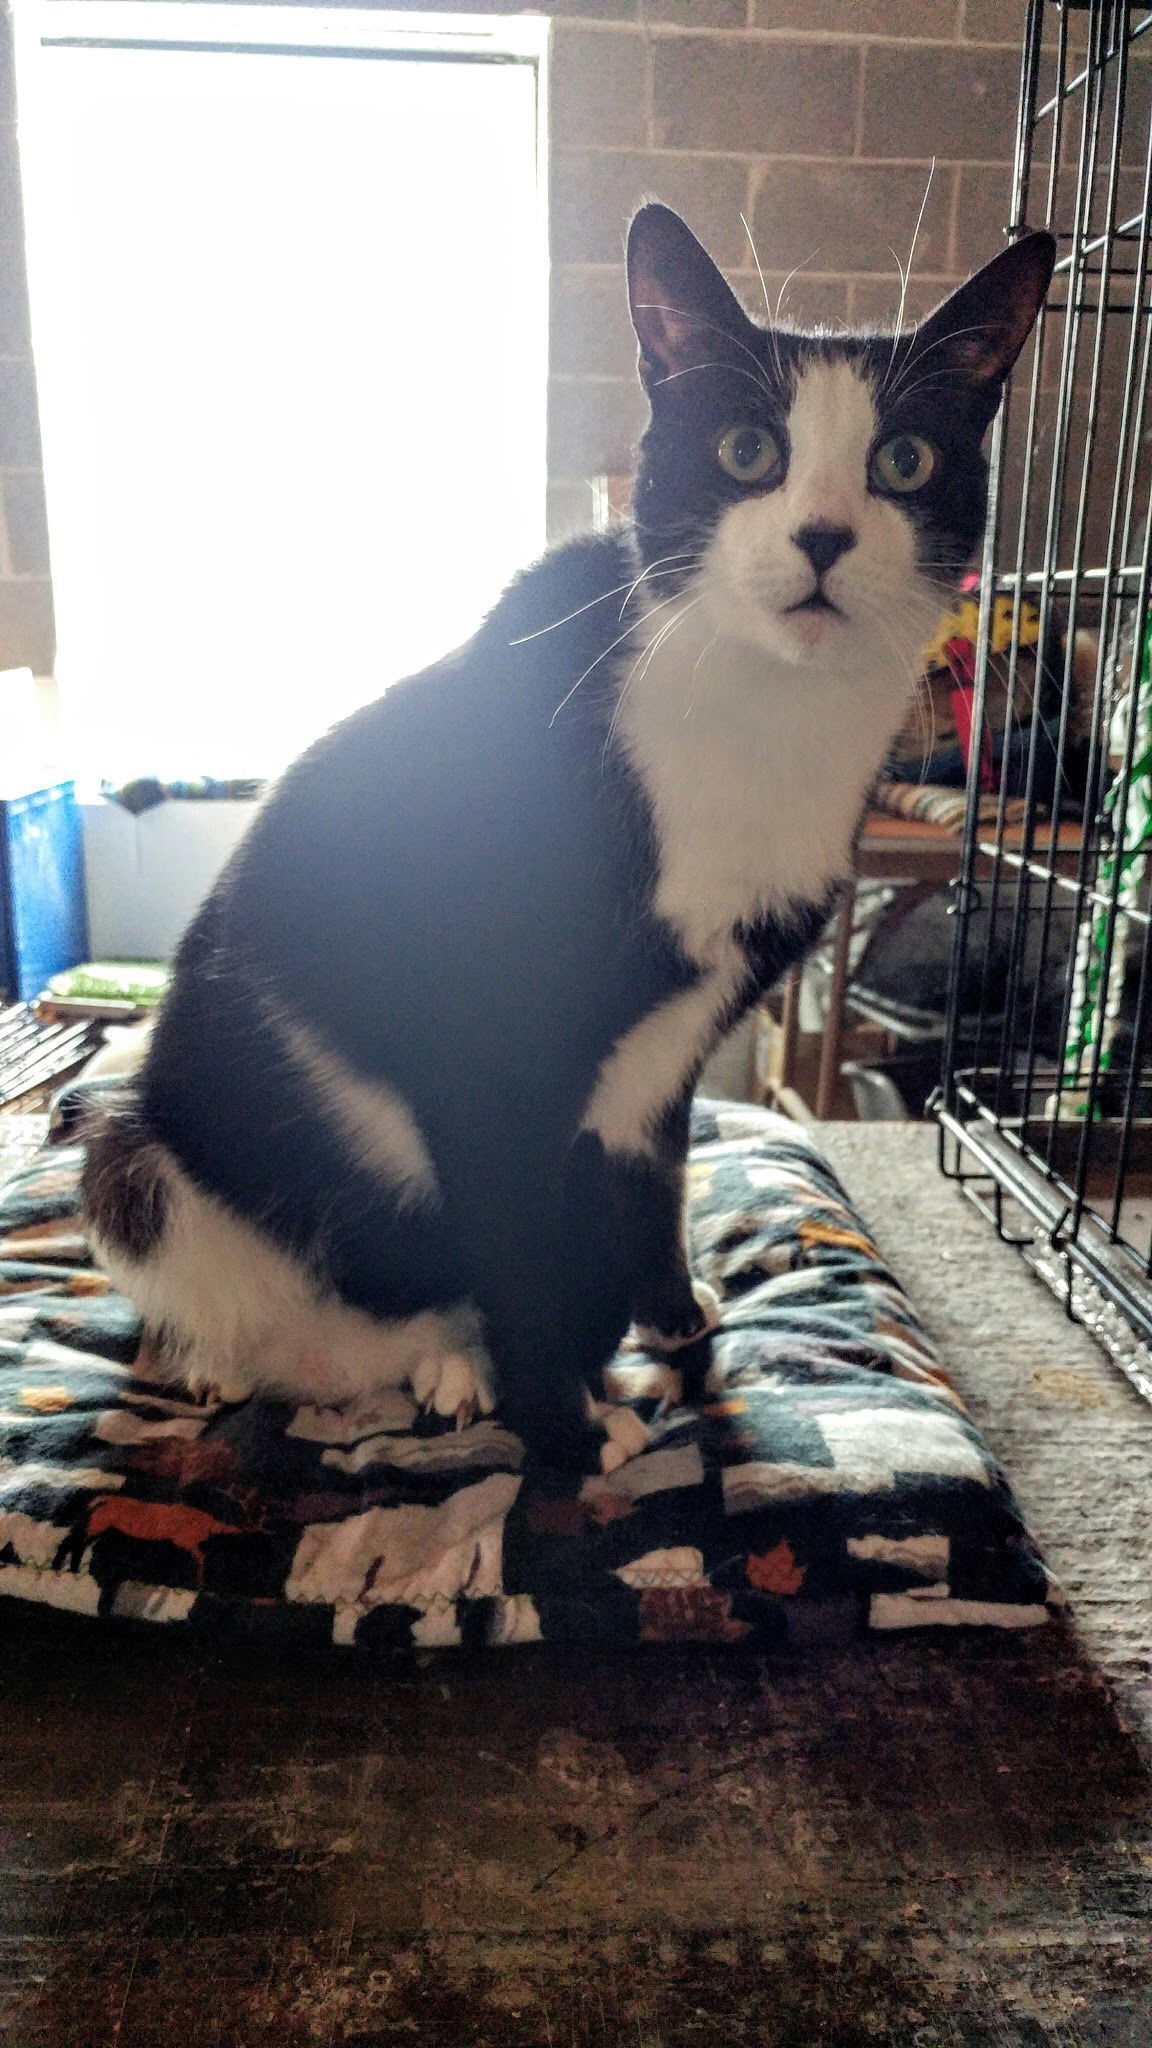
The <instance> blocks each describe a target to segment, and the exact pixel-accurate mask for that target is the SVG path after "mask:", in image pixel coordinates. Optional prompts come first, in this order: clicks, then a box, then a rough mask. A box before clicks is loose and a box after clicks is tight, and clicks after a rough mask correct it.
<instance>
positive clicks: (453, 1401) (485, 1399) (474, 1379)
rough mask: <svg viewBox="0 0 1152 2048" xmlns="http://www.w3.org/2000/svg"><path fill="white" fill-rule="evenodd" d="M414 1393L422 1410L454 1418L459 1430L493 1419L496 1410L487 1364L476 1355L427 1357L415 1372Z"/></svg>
mask: <svg viewBox="0 0 1152 2048" xmlns="http://www.w3.org/2000/svg"><path fill="white" fill-rule="evenodd" d="M412 1392H413V1393H414V1394H415V1396H416V1400H417V1403H418V1405H419V1406H420V1407H421V1408H423V1409H425V1410H428V1409H430V1410H431V1411H432V1413H433V1414H434V1415H445V1416H452V1417H454V1418H455V1422H456V1427H457V1429H467V1428H468V1427H469V1425H470V1424H471V1423H473V1422H475V1421H476V1420H477V1418H478V1417H479V1416H481V1415H491V1413H492V1410H493V1408H494V1407H495V1406H496V1403H495V1401H494V1400H493V1398H492V1390H491V1388H490V1387H489V1385H488V1379H487V1375H486V1373H485V1370H484V1360H483V1359H482V1357H481V1355H480V1354H479V1352H475V1351H434V1352H427V1353H425V1355H424V1357H423V1358H421V1359H418V1360H417V1363H416V1364H415V1365H414V1367H413V1368H412Z"/></svg>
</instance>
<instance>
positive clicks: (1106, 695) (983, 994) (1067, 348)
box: [933, 0, 1152, 1393]
mask: <svg viewBox="0 0 1152 2048" xmlns="http://www.w3.org/2000/svg"><path fill="white" fill-rule="evenodd" d="M1049 18H1050V16H1046V15H1045V8H1044V4H1043V0H1031V4H1030V5H1029V8H1028V13H1027V21H1026V27H1025V36H1024V45H1023V50H1022V58H1021V79H1020V98H1019V104H1018V110H1017V129H1016V146H1015V159H1014V173H1013V212H1012V226H1013V228H1014V229H1018V228H1019V227H1020V226H1021V225H1022V224H1023V222H1024V221H1025V219H1026V218H1028V216H1029V213H1030V212H1031V213H1032V214H1033V215H1035V213H1036V211H1037V209H1036V208H1035V206H1033V205H1032V204H1031V202H1030V200H1029V190H1030V187H1032V186H1036V187H1037V188H1039V185H1040V181H1041V179H1043V182H1044V184H1045V185H1046V188H1047V220H1048V224H1049V225H1050V227H1051V228H1052V229H1053V231H1054V232H1055V233H1056V234H1057V235H1058V237H1059V238H1060V241H1061V245H1062V246H1061V252H1060V258H1059V262H1058V264H1057V273H1056V274H1057V280H1058V283H1057V287H1056V289H1054V291H1053V293H1052V294H1051V295H1050V298H1049V305H1048V308H1047V312H1046V316H1045V317H1046V322H1047V326H1048V330H1049V334H1050V335H1051V333H1052V326H1051V323H1052V322H1053V321H1055V320H1061V319H1062V320H1063V322H1064V328H1063V333H1062V335H1061V337H1060V349H1059V363H1058V366H1057V369H1056V374H1055V378H1054V380H1053V382H1052V384H1051V385H1049V384H1048V382H1047V381H1046V379H1045V375H1044V368H1045V366H1044V365H1043V363H1042V362H1041V361H1040V356H1039V351H1038V355H1037V363H1036V366H1035V371H1034V377H1033V385H1032V391H1031V397H1030V403H1029V407H1028V423H1027V424H1028V431H1027V435H1026V441H1025V447H1024V450H1023V480H1022V488H1021V496H1020V507H1019V516H1018V520H1017V522H1016V531H1015V534H1014V536H1013V540H1014V545H1013V548H1012V559H1011V562H1010V565H1006V564H1005V563H1004V562H1003V560H1002V556H1001V535H1000V528H1001V525H1002V523H1003V518H1002V515H1003V508H1004V504H1005V491H1006V473H1005V466H1006V460H1007V454H1008V449H1009V445H1010V444H1009V441H1008V435H1007V432H1006V430H1005V428H1004V426H1003V423H1002V424H1001V428H1000V430H999V432H998V435H997V438H996V440H995V441H994V446H993V475H992V487H991V504H992V510H993V513H994V522H993V524H992V526H991V529H990V536H991V537H990V539H989V542H988V545H987V546H986V548H985V554H984V563H983V569H984V574H983V581H982V587H983V595H984V600H985V608H986V609H987V607H988V605H989V603H990V600H991V598H992V597H993V595H994V594H995V593H1000V592H1003V593H1006V594H1010V595H1013V594H1014V595H1015V596H1016V598H1017V599H1019V600H1022V599H1023V598H1024V597H1025V595H1028V596H1030V597H1032V598H1034V599H1035V600H1036V603H1037V608H1038V611H1039V615H1040V648H1041V650H1045V649H1046V647H1047V643H1048V641H1049V638H1050V634H1049V625H1050V623H1051V621H1053V620H1054V619H1055V616H1056V610H1055V607H1056V606H1057V604H1059V608H1060V610H1061V612H1064V611H1066V612H1067V626H1066V634H1065V640H1064V652H1063V660H1062V662H1061V663H1060V664H1059V665H1058V668H1057V670H1056V671H1055V673H1054V675H1053V681H1054V683H1055V684H1056V685H1057V686H1058V687H1057V688H1055V689H1053V690H1052V692H1051V697H1052V702H1051V706H1050V707H1049V706H1048V705H1047V704H1045V703H1044V702H1043V701H1042V689H1041V680H1042V679H1041V675H1040V673H1039V656H1038V672H1037V675H1036V679H1035V682H1034V685H1033V691H1032V703H1031V717H1030V719H1027V720H1026V721H1025V720H1023V719H1021V717H1020V712H1021V707H1022V706H1024V705H1026V703H1027V698H1026V695H1025V687H1026V686H1025V681H1024V672H1023V666H1022V658H1021V653H1020V647H1021V628H1020V606H1019V604H1017V606H1016V624H1015V627H1014V629H1013V631H1012V633H1011V636H1010V642H1011V644H1010V647H1009V650H1008V665H1007V672H1006V683H1007V692H1008V700H1007V701H1008V715H1007V731H1008V732H1009V733H1012V732H1013V730H1014V729H1015V728H1016V727H1017V726H1019V727H1020V734H1019V736H1018V737H1017V739H1016V747H1017V750H1018V752H1019V756H1020V764H1021V765H1020V767H1019V768H1018V769H1014V770H1012V771H1011V774H1012V780H1011V781H1010V780H1009V775H1010V771H1009V769H1008V767H1007V766H1006V765H1002V770H1001V777H1000V786H999V795H998V800H997V802H996V804H995V805H994V806H989V805H987V804H985V806H984V807H983V816H982V815H981V812H980V809H979V807H978V797H979V790H978V788H977V777H976V775H975V773H974V771H973V767H972V764H970V772H969V779H968V806H967V812H968V814H967V821H966V826H965V835H964V842H963V857H962V867H961V879H960V885H959V888H958V891H957V900H956V905H955V908H956V912H957V931H956V940H955V945H954V947H953V955H952V977H951V984H950V1014H949V1018H948V1030H947V1037H946V1060H945V1071H944V1076H943V1080H942V1083H941V1088H940V1091H939V1095H938V1098H937V1099H936V1100H935V1102H934V1105H933V1113H934V1114H935V1116H936V1118H937V1121H938V1125H939V1132H940V1136H939V1150H940V1164H941V1169H942V1171H944V1172H946V1173H947V1174H949V1176H950V1177H951V1178H953V1179H955V1180H956V1181H957V1183H958V1184H959V1185H960V1186H961V1188H962V1189H963V1191H964V1192H965V1194H966V1195H967V1196H968V1197H969V1199H971V1200H973V1201H974V1202H975V1203H976V1204H977V1206H978V1207H980V1208H981V1209H982V1211H983V1212H984V1213H985V1214H986V1215H987V1216H988V1217H989V1219H990V1221H991V1222H992V1224H993V1225H994V1227H995V1228H996V1229H997V1230H998V1231H999V1232H1000V1233H1001V1235H1002V1236H1009V1237H1012V1231H1011V1227H1010V1225H1009V1223H1008V1220H1007V1211H1006V1206H1005V1205H1006V1204H1008V1205H1010V1206H1011V1207H1012V1210H1013V1214H1015V1212H1016V1210H1017V1209H1018V1210H1019V1212H1020V1213H1021V1215H1023V1216H1025V1217H1027V1218H1030V1219H1031V1221H1032V1223H1034V1224H1035V1226H1036V1232H1035V1233H1034V1235H1033V1237H1032V1238H1031V1239H1030V1240H1028V1241H1021V1240H1020V1239H1018V1238H1015V1237H1013V1238H1012V1241H1015V1242H1021V1248H1022V1249H1023V1250H1024V1252H1025V1256H1031V1257H1033V1258H1034V1260H1035V1262H1036V1263H1037V1265H1038V1269H1040V1267H1041V1253H1042V1254H1043V1259H1044V1260H1045V1261H1046V1277H1047V1278H1048V1279H1049V1281H1050V1283H1051V1284H1054V1285H1055V1286H1056V1287H1057V1289H1058V1291H1059V1292H1060V1294H1061V1296H1062V1298H1063V1299H1064V1301H1065V1305H1066V1306H1067V1307H1068V1309H1069V1312H1070V1313H1071V1312H1072V1309H1073V1306H1074V1304H1073V1299H1072V1295H1073V1288H1074V1285H1075V1286H1076V1291H1077V1299H1080V1298H1081V1297H1080V1286H1081V1285H1083V1286H1087V1285H1088V1284H1089V1283H1091V1286H1092V1287H1093V1288H1095V1289H1098V1290H1099V1291H1100V1294H1101V1295H1102V1296H1103V1297H1104V1299H1105V1300H1107V1301H1109V1302H1111V1303H1112V1304H1113V1305H1114V1306H1115V1307H1116V1308H1118V1309H1119V1311H1120V1313H1121V1315H1122V1316H1123V1318H1124V1319H1125V1320H1126V1321H1127V1323H1128V1324H1129V1326H1130V1327H1131V1329H1132V1330H1133V1331H1134V1332H1136V1333H1138V1334H1139V1336H1140V1337H1141V1339H1142V1340H1152V1243H1150V1238H1149V1229H1148V1226H1147V1224H1146V1223H1141V1222H1140V1221H1139V1220H1138V1213H1143V1212H1137V1211H1135V1210H1133V1209H1132V1208H1130V1206H1129V1199H1130V1196H1131V1195H1132V1194H1133V1192H1134V1191H1135V1190H1139V1192H1140V1193H1141V1194H1143V1195H1146V1194H1147V1190H1148V1187H1149V1176H1150V1174H1152V818H1150V816H1149V808H1148V794H1149V787H1148V773H1149V771H1148V760H1149V758H1152V731H1150V730H1149V726H1150V723H1152V721H1150V720H1149V718H1148V706H1147V703H1146V701H1145V703H1144V704H1143V705H1142V702H1141V684H1140V676H1141V663H1142V659H1143V655H1144V651H1145V642H1146V640H1147V638H1148V633H1149V624H1148V619H1149V598H1150V595H1152V441H1150V427H1152V396H1150V393H1152V290H1150V285H1152V132H1150V130H1152V120H1150V118H1149V111H1148V109H1147V108H1146V107H1145V105H1144V104H1143V102H1144V100H1145V99H1146V97H1147V95H1146V94H1145V93H1143V92H1140V93H1137V92H1136V91H1135V90H1133V89H1132V88H1133V87H1134V82H1135V74H1134V73H1133V72H1132V71H1131V70H1130V67H1129V55H1130V52H1132V51H1133V50H1134V48H1135V47H1136V46H1137V44H1138V42H1139V41H1141V40H1142V39H1143V38H1144V37H1145V36H1147V35H1148V34H1149V32H1152V10H1149V9H1147V8H1145V9H1143V10H1141V18H1140V19H1138V20H1136V19H1133V9H1132V8H1131V6H1130V5H1129V4H1127V0H1096V4H1095V5H1093V6H1092V7H1091V8H1090V9H1088V10H1087V29H1088V48H1087V52H1086V55H1085V57H1084V58H1083V59H1081V58H1080V57H1077V60H1076V65H1075V68H1074V69H1073V68H1071V67H1070V66H1069V61H1068V58H1069V35H1068V14H1067V11H1066V9H1065V8H1064V7H1063V6H1062V7H1061V8H1060V10H1059V14H1058V17H1057V21H1058V29H1057V37H1056V77H1055V81H1054V86H1053V88H1052V89H1051V91H1050V92H1049V93H1048V94H1047V96H1046V97H1045V99H1044V102H1043V104H1040V98H1039V94H1038V92H1037V90H1036V85H1037V79H1038V76H1039V60H1040V46H1041V41H1042V37H1043V29H1044V25H1045V21H1046V19H1049ZM1080 18H1081V19H1084V18H1085V17H1084V16H1083V15H1082V16H1081V17H1080ZM1141 75H1142V76H1143V66H1142V74H1141ZM1073 122H1074V123H1075V126H1074V127H1073V125H1072V124H1073ZM1069 145H1071V146H1069ZM1042 151H1044V152H1050V153H1048V154H1046V155H1045V156H1043V157H1042V155H1041V152H1042ZM1065 158H1067V161H1065ZM1130 166H1131V167H1133V168H1135V167H1136V166H1139V167H1140V169H1141V171H1142V176H1141V178H1140V180H1139V183H1140V207H1139V210H1138V211H1137V212H1133V211H1132V199H1131V197H1130V196H1129V191H1128V183H1127V181H1128V179H1129V176H1130V169H1129V167H1130ZM1114 378H1116V379H1118V380H1119V381H1118V382H1115V383H1114V382H1113V379H1114ZM1083 625H1087V626H1089V627H1090V628H1091V630H1092V631H1093V633H1094V634H1095V640H1096V644H1095V658H1094V661H1086V660H1085V659H1084V658H1083V655H1084V650H1083V648H1082V647H1081V648H1077V646H1076V643H1075V635H1076V630H1077V628H1078V627H1080V626H1083ZM982 638H983V646H982V649H981V660H980V668H979V673H978V685H979V686H981V687H983V689H984V691H985V697H984V698H979V699H978V708H980V711H981V717H982V706H983V702H984V701H985V699H986V693H987V687H988V681H989V679H988V677H987V675H986V674H985V670H986V666H987V658H988V635H987V633H986V632H985V633H983V635H982ZM1129 642H1130V643H1131V644H1130V653H1128V652H1126V650H1127V648H1128V643H1129ZM1126 660H1128V662H1129V667H1130V671H1131V672H1130V673H1129V674H1128V675H1127V676H1126V675H1125V674H1124V664H1125V661H1126ZM1074 692H1079V697H1078V698H1077V699H1076V703H1075V709H1074ZM1089 696H1090V700H1091V701H1090V705H1089V703H1088V701H1087V700H1088V697H1089ZM1118 708H1119V709H1120V711H1121V714H1122V717H1120V718H1118V717H1116V716H1115V715H1114V714H1115V713H1116V712H1117V709H1118ZM1080 721H1083V725H1081V723H1080ZM976 729H977V730H979V727H977V728H976ZM1074 738H1075V739H1076V745H1077V749H1078V753H1077V757H1076V758H1077V765H1078V768H1079V769H1080V770H1081V772H1083V774H1084V777H1085V785H1086V787H1085V799H1084V809H1083V818H1082V821H1081V828H1080V832H1079V837H1078V842H1077V841H1075V840H1073V841H1071V842H1069V841H1068V839H1067V838H1066V836H1065V835H1063V834H1062V830H1061V828H1062V826H1063V825H1064V823H1065V822H1066V821H1067V820H1068V819H1069V818H1070V816H1071V815H1072V811H1071V790H1070V785H1069V784H1068V782H1067V781H1066V770H1067V768H1068V767H1069V765H1070V763H1071V761H1072V759H1073V754H1072V747H1073V740H1074ZM1049 750H1051V752H1050V751H1049ZM974 751H975V750H974ZM1005 751H1006V752H1007V749H1006V750H1005ZM1053 755H1054V760H1053V758H1052V757H1053ZM1041 766H1043V768H1044V770H1045V776H1044V780H1043V781H1042V780H1041V776H1040V768H1041ZM1134 770H1135V771H1136V774H1135V775H1134ZM1050 773H1051V774H1052V776H1053V793H1052V800H1051V802H1050V803H1047V802H1045V804H1043V805H1042V804H1041V803H1040V801H1039V798H1040V796H1041V795H1044V796H1045V798H1046V796H1047V786H1048V776H1049V774H1050ZM1017 775H1019V780H1017V779H1016V777H1017ZM1021 788H1022V790H1023V800H1022V802H1021V801H1019V799H1016V798H1013V799H1012V805H1011V809H1009V794H1010V790H1019V789H1021ZM992 810H994V811H995V818H994V819H992V818H991V816H990V815H989V813H990V812H991V811H992ZM1009 819H1011V820H1012V821H1013V827H1012V830H1011V831H1009V829H1008V820H1009ZM1145 842H1147V843H1145ZM978 872H979V873H980V875H981V877H983V875H984V874H987V875H988V877H989V881H988V886H987V889H986V890H985V900H986V906H987V908H988V918H987V921H985V922H982V923H981V924H980V925H979V926H977V925H976V924H975V923H974V922H973V900H974V896H975V889H974V883H975V879H976V875H977V873H978ZM1006 904H1008V905H1010V906H1011V912H1010V921H1009V924H1008V926H1007V927H1006V936H1007V957H1006V959H1005V960H1004V961H1003V973H1002V976H1001V970H1000V965H997V967H996V971H995V974H994V973H993V970H992V949H993V947H996V948H997V949H998V950H999V951H1001V952H1003V950H1004V948H1003V945H1002V943H1001V940H1002V934H1001V930H1000V926H1001V924H1002V923H1003V919H1004V916H1005V912H1004V905H1006ZM1066 919H1067V922H1066ZM978 945H982V946H983V947H984V948H985V952H984V958H983V961H982V962H981V961H980V959H979V955H978V953H977V952H976V948H977V947H978ZM1078 946H1082V947H1083V948H1085V949H1086V954H1085V957H1086V959H1087V960H1088V963H1089V965H1090V967H1091V976H1090V978H1089V979H1088V980H1087V981H1086V982H1085V983H1084V985H1082V979H1081V977H1080V976H1078V973H1077V950H1078ZM1089 948H1090V952H1089V951H1087V949H1089ZM974 960H975V962H976V965H977V969H978V972H977V975H976V977H975V979H976V982H977V983H978V988H977V991H976V1000H975V1011H976V1014H975V1016H974V1018H970V1019H968V1020H964V1019H962V1018H961V1016H960V1014H959V1013H960V997H961V994H962V993H965V992H966V993H967V994H968V997H969V1007H971V1004H972V983H973V974H972V966H973V962H974ZM1121 962H1123V970H1121ZM1121 1011H1122V1014H1118V1013H1119V1012H1121ZM1057 1013H1058V1014H1057ZM1053 1030H1055V1038H1054V1039H1053V1038H1052V1036H1051V1034H1052V1032H1053ZM1146 1041H1148V1043H1147V1044H1146ZM1073 1089H1074V1090H1075V1092H1074V1093H1073V1092H1072V1091H1073ZM1042 1236H1043V1237H1044V1240H1045V1241H1044V1243H1042V1242H1041V1237H1042ZM1029 1243H1030V1244H1031V1245H1032V1250H1031V1251H1030V1250H1029ZM1133 1377H1134V1378H1136V1377H1137V1376H1136V1375H1135V1374H1133ZM1137 1383H1138V1384H1140V1385H1141V1386H1142V1387H1143V1389H1144V1391H1145V1392H1146V1393H1147V1392H1148V1391H1149V1389H1150V1388H1152V1378H1149V1377H1148V1376H1147V1375H1145V1376H1144V1377H1143V1378H1141V1379H1138V1380H1137Z"/></svg>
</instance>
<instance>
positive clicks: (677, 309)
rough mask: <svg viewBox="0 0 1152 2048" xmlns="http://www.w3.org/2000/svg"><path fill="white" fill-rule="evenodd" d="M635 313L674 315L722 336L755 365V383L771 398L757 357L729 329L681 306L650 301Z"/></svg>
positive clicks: (645, 302) (642, 304)
mask: <svg viewBox="0 0 1152 2048" xmlns="http://www.w3.org/2000/svg"><path fill="white" fill-rule="evenodd" d="M635 311H636V312H637V313H674V314H675V315H676V318H677V319H678V320H687V321H689V322H690V323H691V325H692V326H693V327H706V328H707V329H708V331H709V333H711V334H722V335H723V336H724V339H725V341H729V342H732V343H734V344H735V346H736V347H737V348H738V349H739V350H740V352H741V354H742V355H746V356H747V358H748V360H749V362H750V363H753V364H754V365H755V367H756V370H757V372H758V379H757V381H758V382H759V383H760V385H761V386H762V388H763V390H764V392H765V394H766V395H767V396H768V397H769V398H771V397H772V395H773V394H772V387H771V385H770V384H769V383H768V382H767V380H766V379H765V377H764V365H763V364H762V362H761V361H760V358H759V356H758V355H756V354H755V353H754V351H753V350H752V349H750V348H749V347H748V344H747V342H744V341H741V339H740V337H739V335H738V334H733V333H732V332H731V330H730V329H729V328H727V327H721V326H720V325H719V324H718V323H717V322H716V321H715V320H705V319H703V318H702V316H701V315H700V314H699V313H686V312H685V311H684V308H683V307H682V306H665V305H658V304H654V303H653V302H652V301H650V300H640V301H638V302H637V304H636V307H635ZM655 381H656V382H657V383H659V382H660V379H659V378H657V379H656V380H655Z"/></svg>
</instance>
